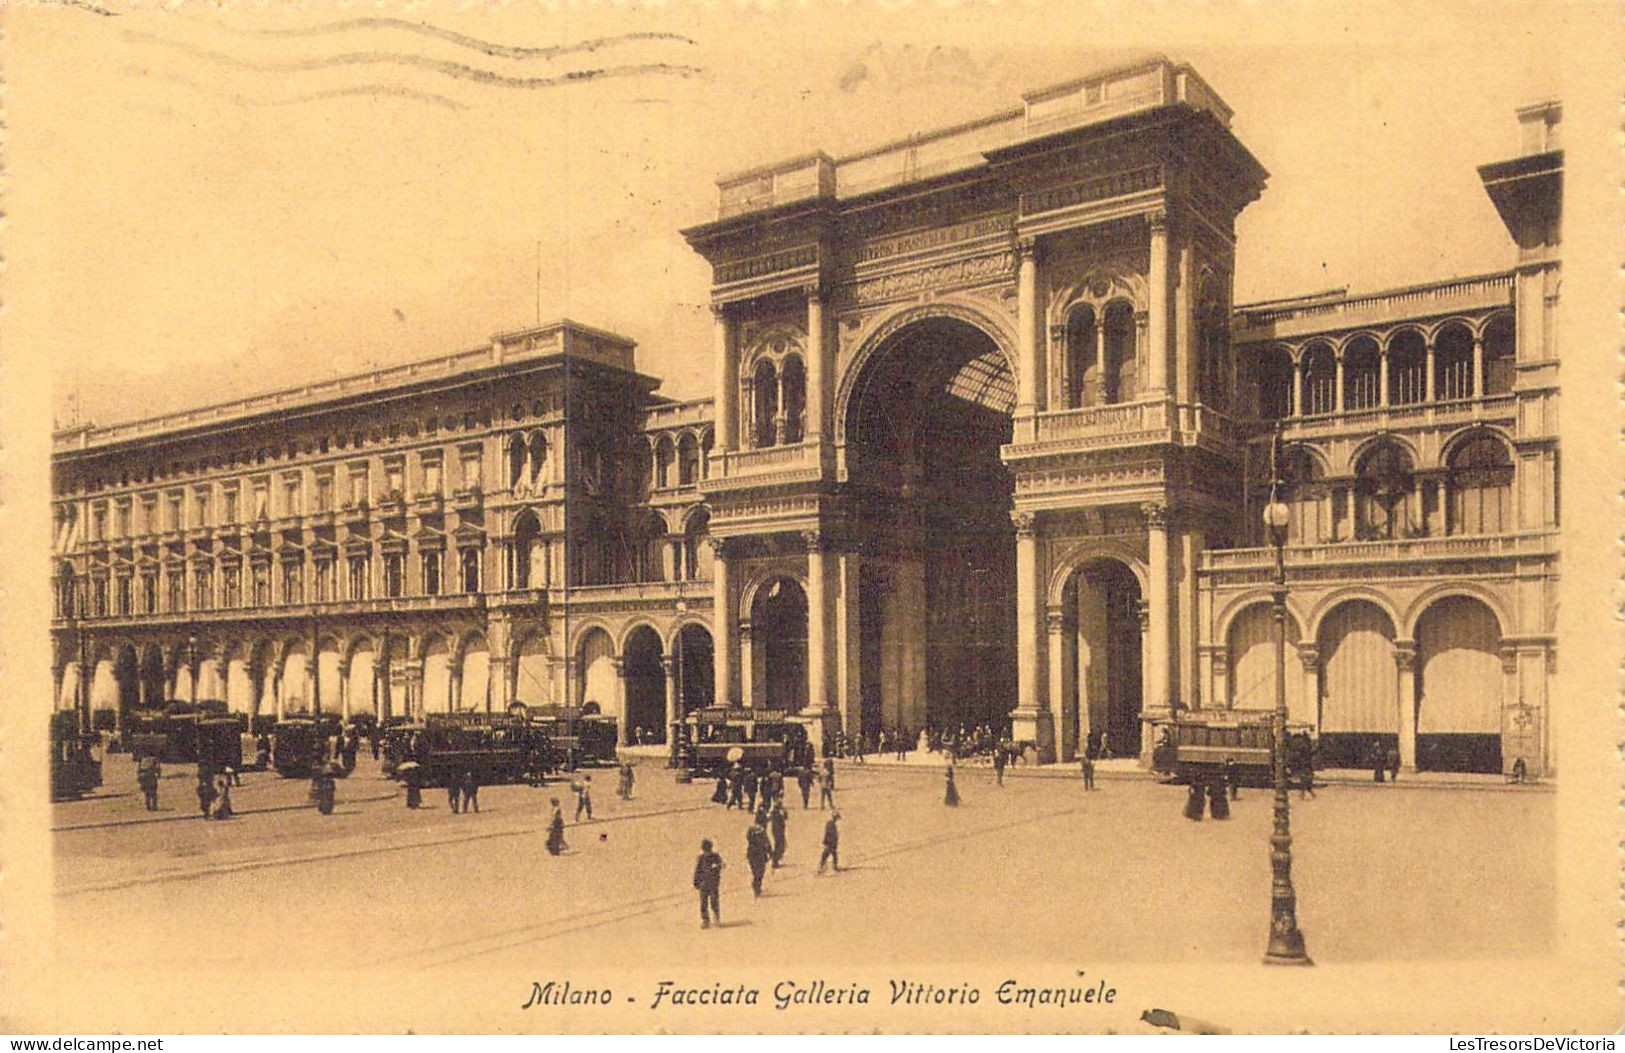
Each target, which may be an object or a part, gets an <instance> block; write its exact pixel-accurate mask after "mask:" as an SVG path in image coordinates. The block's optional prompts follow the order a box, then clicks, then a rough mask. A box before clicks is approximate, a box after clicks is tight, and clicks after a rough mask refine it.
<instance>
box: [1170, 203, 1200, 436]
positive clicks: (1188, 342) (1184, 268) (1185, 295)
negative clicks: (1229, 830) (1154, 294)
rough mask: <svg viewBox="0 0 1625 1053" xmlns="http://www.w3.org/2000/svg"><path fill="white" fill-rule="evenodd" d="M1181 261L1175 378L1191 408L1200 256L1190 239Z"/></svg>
mask: <svg viewBox="0 0 1625 1053" xmlns="http://www.w3.org/2000/svg"><path fill="white" fill-rule="evenodd" d="M1186 226H1187V227H1188V226H1189V224H1186ZM1178 260H1179V273H1178V276H1177V281H1178V284H1177V285H1176V286H1175V287H1174V376H1175V379H1176V385H1175V387H1176V389H1177V391H1178V393H1179V395H1178V397H1179V401H1180V402H1183V403H1185V404H1187V405H1189V404H1190V403H1193V402H1195V401H1196V348H1195V343H1196V342H1195V340H1194V339H1193V336H1194V333H1193V329H1194V326H1193V324H1192V323H1193V321H1194V319H1193V317H1192V315H1191V300H1192V294H1193V293H1194V291H1195V286H1196V252H1195V250H1194V249H1192V248H1191V241H1190V237H1189V236H1186V237H1182V238H1180V239H1179V254H1178Z"/></svg>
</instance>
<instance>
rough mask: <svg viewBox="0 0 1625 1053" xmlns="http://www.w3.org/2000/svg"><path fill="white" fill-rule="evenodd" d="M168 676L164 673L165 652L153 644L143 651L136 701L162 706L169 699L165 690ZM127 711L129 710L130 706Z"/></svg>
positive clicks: (137, 702) (139, 703)
mask: <svg viewBox="0 0 1625 1053" xmlns="http://www.w3.org/2000/svg"><path fill="white" fill-rule="evenodd" d="M167 680H168V677H166V676H165V675H164V652H163V649H162V648H160V647H159V646H158V645H157V644H152V645H151V646H149V647H147V648H146V649H145V650H144V651H142V653H141V672H140V675H139V677H138V679H137V691H136V699H135V703H136V704H138V705H143V706H162V705H163V704H164V703H165V702H167V701H168V700H169V693H168V692H167V691H166V690H165V687H166V686H167ZM125 712H129V709H128V707H126V708H125Z"/></svg>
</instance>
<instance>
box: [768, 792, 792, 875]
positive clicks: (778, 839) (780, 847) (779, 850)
mask: <svg viewBox="0 0 1625 1053" xmlns="http://www.w3.org/2000/svg"><path fill="white" fill-rule="evenodd" d="M789 819H790V817H789V816H788V815H786V814H785V812H784V802H783V801H780V800H775V801H774V802H773V810H772V811H771V812H769V813H768V816H767V824H768V830H769V832H770V833H772V835H773V869H774V870H777V869H779V863H780V861H781V860H783V859H784V824H785V823H786V822H788V821H789Z"/></svg>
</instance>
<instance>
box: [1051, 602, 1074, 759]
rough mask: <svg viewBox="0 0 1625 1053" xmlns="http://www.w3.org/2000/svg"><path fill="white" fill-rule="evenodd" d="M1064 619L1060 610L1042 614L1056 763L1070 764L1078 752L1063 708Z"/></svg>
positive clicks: (1064, 687)
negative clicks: (1047, 660) (1067, 762)
mask: <svg viewBox="0 0 1625 1053" xmlns="http://www.w3.org/2000/svg"><path fill="white" fill-rule="evenodd" d="M1065 627H1066V618H1065V616H1064V615H1063V613H1062V611H1061V608H1059V607H1050V608H1047V609H1046V610H1045V612H1044V628H1045V632H1046V643H1047V646H1048V658H1049V702H1050V707H1049V708H1050V717H1051V718H1052V719H1053V721H1054V724H1055V727H1054V731H1053V734H1054V742H1055V759H1056V760H1057V761H1069V760H1071V759H1072V758H1073V756H1074V754H1075V750H1076V748H1077V739H1076V738H1075V737H1074V736H1073V735H1071V734H1069V732H1070V731H1071V730H1072V729H1071V728H1070V727H1068V725H1069V724H1070V723H1071V721H1070V720H1069V719H1068V718H1069V716H1070V714H1068V713H1067V706H1066V663H1065V662H1064V661H1062V658H1063V656H1064V653H1065V645H1066V635H1065V633H1064V631H1063V630H1064V629H1065Z"/></svg>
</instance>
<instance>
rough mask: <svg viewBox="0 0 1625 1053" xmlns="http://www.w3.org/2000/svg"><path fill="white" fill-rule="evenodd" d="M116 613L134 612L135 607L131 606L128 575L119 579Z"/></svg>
mask: <svg viewBox="0 0 1625 1053" xmlns="http://www.w3.org/2000/svg"><path fill="white" fill-rule="evenodd" d="M116 613H118V614H133V613H134V610H133V608H131V606H130V579H129V577H128V576H120V578H119V579H118V609H117V612H116Z"/></svg>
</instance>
